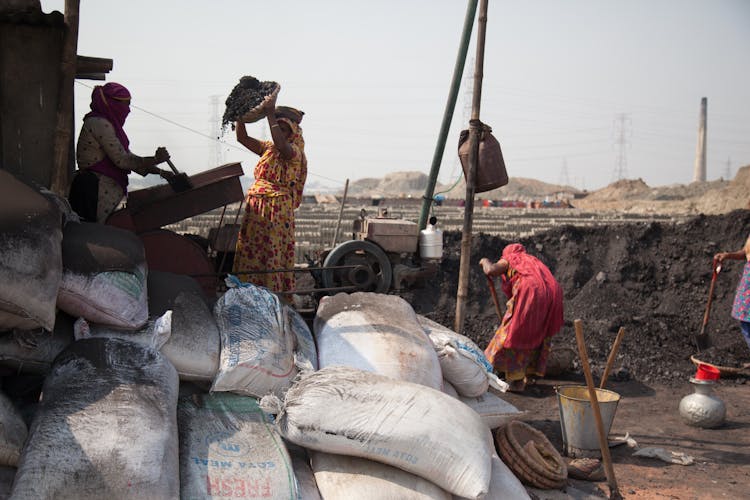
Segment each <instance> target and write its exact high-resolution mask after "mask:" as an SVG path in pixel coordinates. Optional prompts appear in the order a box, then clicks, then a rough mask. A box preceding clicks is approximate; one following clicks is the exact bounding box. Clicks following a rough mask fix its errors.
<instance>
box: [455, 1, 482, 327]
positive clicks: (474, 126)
mask: <svg viewBox="0 0 750 500" xmlns="http://www.w3.org/2000/svg"><path fill="white" fill-rule="evenodd" d="M478 23H479V24H478V31H477V57H476V65H475V68H474V94H473V96H472V103H471V121H470V122H469V172H468V175H467V176H466V203H465V205H464V225H463V230H462V231H463V232H462V234H461V261H460V263H459V271H458V293H457V295H456V322H455V331H456V332H457V333H461V332H462V331H463V328H464V320H465V315H466V301H467V299H468V297H469V275H470V273H471V270H470V263H471V237H472V234H471V226H472V217H473V215H474V188H475V186H474V184H475V179H476V172H477V163H478V160H479V132H480V122H479V108H480V104H481V102H482V78H483V77H484V41H485V36H486V33H487V0H482V1H481V3H480V5H479V21H478Z"/></svg>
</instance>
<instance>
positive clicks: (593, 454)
mask: <svg viewBox="0 0 750 500" xmlns="http://www.w3.org/2000/svg"><path fill="white" fill-rule="evenodd" d="M595 391H596V398H597V400H598V401H599V411H600V412H601V414H602V424H604V434H605V435H609V429H610V427H612V421H613V420H614V419H615V410H617V403H619V402H620V395H619V394H617V393H616V392H613V391H608V390H606V389H595ZM557 404H558V407H559V409H560V427H561V428H562V439H563V448H564V452H565V454H566V455H568V456H569V457H576V458H583V457H586V458H601V456H602V452H601V448H600V447H599V434H598V433H597V430H596V419H595V418H594V410H593V409H592V408H591V401H590V399H589V389H588V387H587V386H585V385H566V386H561V387H558V388H557Z"/></svg>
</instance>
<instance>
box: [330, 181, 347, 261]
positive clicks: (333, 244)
mask: <svg viewBox="0 0 750 500" xmlns="http://www.w3.org/2000/svg"><path fill="white" fill-rule="evenodd" d="M348 192H349V179H347V180H346V184H344V197H343V198H341V208H340V209H339V220H337V221H336V232H335V233H333V241H332V242H331V249H334V248H335V247H336V243H338V241H339V230H340V229H341V217H342V216H343V215H344V206H345V205H346V194H347V193H348Z"/></svg>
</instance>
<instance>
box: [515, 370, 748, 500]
mask: <svg viewBox="0 0 750 500" xmlns="http://www.w3.org/2000/svg"><path fill="white" fill-rule="evenodd" d="M564 384H585V381H584V379H583V377H580V376H571V377H566V378H565V380H561V379H540V380H538V381H537V382H536V383H535V384H534V385H532V386H530V387H529V388H528V389H527V391H526V392H525V393H523V394H513V393H506V394H505V399H506V400H507V401H509V402H510V403H512V404H514V405H515V406H516V407H518V408H519V409H522V410H526V411H528V412H529V415H530V416H529V419H528V420H527V423H529V424H530V425H532V426H533V427H535V428H537V429H539V430H541V431H542V432H544V434H545V435H546V436H547V438H549V440H550V441H551V442H552V444H554V445H555V447H556V448H557V449H558V450H560V451H562V450H563V443H562V432H561V428H560V416H559V409H558V405H557V396H556V393H555V387H556V386H558V385H564ZM607 388H608V389H610V390H613V391H615V392H617V393H618V394H620V396H621V398H622V399H621V400H620V402H619V404H618V407H617V410H616V412H615V418H614V422H613V423H612V429H611V431H610V439H612V438H614V437H618V436H625V434H626V433H627V434H629V435H630V437H632V438H633V439H635V441H636V442H637V444H638V447H639V448H646V447H657V448H664V449H666V450H668V451H674V452H682V453H685V454H687V455H690V456H691V457H693V458H694V459H695V463H694V464H693V465H687V466H685V465H677V464H669V463H666V462H663V461H661V460H659V459H655V458H641V457H634V456H632V455H633V453H634V451H635V450H634V449H632V448H629V447H628V446H627V445H620V446H615V447H613V448H611V449H610V452H611V456H612V462H613V469H614V472H615V480H616V482H617V486H618V489H619V491H620V494H621V495H622V496H623V497H624V498H628V499H630V498H632V499H680V500H689V499H701V500H703V499H706V500H708V499H717V498H732V499H739V498H750V493H748V491H750V490H749V489H748V487H749V486H750V466H749V465H748V464H750V434H748V429H749V428H750V386H748V385H747V384H744V383H742V384H741V383H738V382H737V381H736V380H722V381H720V383H719V385H718V386H717V388H716V395H717V396H718V397H719V398H721V399H722V401H724V403H725V404H726V407H727V417H726V423H725V424H724V425H723V426H722V427H720V428H717V429H701V428H697V427H691V426H688V425H687V424H685V423H684V422H683V420H682V418H681V417H680V414H679V411H678V405H679V402H680V400H681V399H682V398H683V397H684V396H686V395H688V394H691V393H692V386H691V384H690V383H688V382H687V381H686V382H685V383H684V384H683V385H681V386H679V387H671V386H664V385H662V384H643V383H641V382H638V381H635V380H630V381H625V382H612V383H610V384H608V386H607ZM569 484H570V487H569V488H567V490H566V491H565V492H556V491H555V492H552V491H540V490H535V491H534V493H535V494H536V495H537V496H538V498H540V499H556V498H561V499H562V498H576V499H582V498H606V497H608V496H609V491H610V490H609V487H608V484H607V482H606V481H602V482H586V481H579V480H573V479H569Z"/></svg>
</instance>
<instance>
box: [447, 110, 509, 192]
mask: <svg viewBox="0 0 750 500" xmlns="http://www.w3.org/2000/svg"><path fill="white" fill-rule="evenodd" d="M477 121H479V120H477ZM469 142H470V141H469V130H468V129H467V130H462V131H461V135H460V136H459V139H458V157H459V158H460V159H461V167H463V170H464V179H466V178H467V177H468V171H469ZM474 184H475V186H474V192H475V193H483V192H485V191H490V190H492V189H495V188H499V187H501V186H505V185H506V184H508V172H507V171H506V170H505V161H504V160H503V152H502V151H501V150H500V143H499V142H498V141H497V139H496V138H495V136H493V135H492V127H490V126H489V125H487V124H486V123H482V122H479V158H478V161H477V172H476V177H475V182H474Z"/></svg>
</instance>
